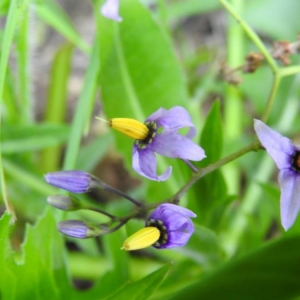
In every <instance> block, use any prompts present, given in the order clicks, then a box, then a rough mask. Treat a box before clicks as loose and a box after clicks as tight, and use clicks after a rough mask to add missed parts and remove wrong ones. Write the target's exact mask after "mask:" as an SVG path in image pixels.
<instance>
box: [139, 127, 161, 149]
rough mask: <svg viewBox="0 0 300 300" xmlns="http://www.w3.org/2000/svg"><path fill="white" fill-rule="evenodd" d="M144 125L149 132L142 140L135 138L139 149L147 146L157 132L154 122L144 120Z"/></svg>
mask: <svg viewBox="0 0 300 300" xmlns="http://www.w3.org/2000/svg"><path fill="white" fill-rule="evenodd" d="M145 125H146V126H147V127H148V129H149V133H148V135H147V136H146V138H144V139H143V140H136V141H135V143H136V144H137V146H138V147H139V148H140V149H144V148H146V147H147V145H148V144H151V142H152V140H153V138H154V137H155V135H156V132H157V126H156V123H155V122H145Z"/></svg>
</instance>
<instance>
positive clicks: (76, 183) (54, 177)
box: [44, 171, 98, 194]
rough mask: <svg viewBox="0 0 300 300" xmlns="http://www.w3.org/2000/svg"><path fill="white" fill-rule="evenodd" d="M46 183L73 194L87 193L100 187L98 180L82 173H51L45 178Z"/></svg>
mask: <svg viewBox="0 0 300 300" xmlns="http://www.w3.org/2000/svg"><path fill="white" fill-rule="evenodd" d="M44 177H45V180H46V182H48V183H49V184H51V185H53V186H56V187H58V188H61V189H63V190H66V191H69V192H72V193H77V194H80V193H85V192H88V191H90V190H91V189H93V188H96V187H97V186H98V182H97V180H96V178H95V177H94V176H92V175H90V174H89V173H86V172H82V171H60V172H51V173H48V174H46V175H45V176H44Z"/></svg>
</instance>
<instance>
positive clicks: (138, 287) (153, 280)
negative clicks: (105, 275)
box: [108, 265, 170, 300]
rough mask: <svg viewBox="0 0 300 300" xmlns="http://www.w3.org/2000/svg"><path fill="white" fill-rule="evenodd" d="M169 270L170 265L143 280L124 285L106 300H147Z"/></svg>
mask: <svg viewBox="0 0 300 300" xmlns="http://www.w3.org/2000/svg"><path fill="white" fill-rule="evenodd" d="M169 269H170V265H166V266H164V267H162V268H160V269H158V270H157V271H155V272H153V273H151V274H150V275H148V276H146V277H144V278H143V279H141V280H139V281H137V282H133V283H130V284H128V285H126V286H125V287H124V288H122V289H121V290H119V291H118V292H117V293H116V294H114V295H112V296H111V297H110V298H108V300H122V299H126V298H127V297H130V299H132V300H139V299H143V300H144V299H145V300H146V299H148V298H149V297H150V296H151V295H152V294H153V293H154V292H155V290H156V288H157V287H158V286H159V285H160V283H161V282H162V281H163V279H164V277H165V276H166V274H167V272H168V271H169Z"/></svg>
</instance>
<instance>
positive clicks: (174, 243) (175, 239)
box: [166, 231, 193, 248]
mask: <svg viewBox="0 0 300 300" xmlns="http://www.w3.org/2000/svg"><path fill="white" fill-rule="evenodd" d="M192 233H193V232H189V233H186V232H179V231H174V232H170V233H169V239H168V244H167V245H168V247H166V248H175V247H181V246H184V245H186V243H187V242H188V240H189V239H190V237H191V235H192Z"/></svg>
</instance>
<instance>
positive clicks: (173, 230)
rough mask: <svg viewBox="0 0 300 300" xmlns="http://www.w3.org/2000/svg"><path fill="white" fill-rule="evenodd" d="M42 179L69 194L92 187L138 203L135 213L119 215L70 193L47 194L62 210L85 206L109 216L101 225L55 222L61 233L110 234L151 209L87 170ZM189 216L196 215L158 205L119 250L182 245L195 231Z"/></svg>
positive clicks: (53, 203) (81, 235) (56, 174)
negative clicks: (139, 228) (94, 205)
mask: <svg viewBox="0 0 300 300" xmlns="http://www.w3.org/2000/svg"><path fill="white" fill-rule="evenodd" d="M45 180H46V181H47V182H48V183H49V184H51V185H53V186H56V187H58V188H61V189H64V190H66V191H68V192H72V193H86V192H90V191H92V190H94V189H102V190H106V191H110V192H113V193H115V194H117V195H119V196H122V197H123V198H125V199H127V200H129V201H131V202H132V203H133V204H135V206H137V209H136V211H135V213H131V214H130V215H129V216H125V217H123V218H120V217H116V216H114V215H112V214H110V213H108V212H106V211H103V210H101V209H98V208H94V207H90V206H88V205H87V204H86V203H84V202H82V201H81V200H79V199H78V198H76V197H74V196H73V195H68V196H66V195H55V196H50V197H48V199H47V201H48V203H49V204H50V205H52V206H54V207H55V208H58V209H61V210H64V211H75V210H80V209H88V210H92V211H96V212H98V213H101V214H104V215H106V216H107V217H109V218H110V221H109V222H107V223H101V224H98V223H92V222H85V221H81V220H67V221H62V222H60V223H58V226H57V228H58V230H59V231H60V232H61V233H63V234H65V235H68V236H71V237H74V238H80V239H85V238H91V237H96V236H100V235H103V234H108V233H111V232H113V231H115V230H117V229H119V228H120V227H121V226H123V225H124V224H126V222H127V221H129V220H130V219H131V218H133V217H135V216H137V215H138V214H140V213H141V212H143V211H147V210H148V209H149V208H151V207H150V206H149V207H147V206H146V205H144V204H142V203H140V202H138V201H137V200H135V199H133V198H132V197H131V196H129V195H127V194H125V193H123V192H121V191H119V190H116V189H115V188H113V187H111V186H109V185H107V184H106V183H104V182H102V181H100V180H99V179H98V178H97V177H95V176H94V175H91V174H89V173H86V172H82V171H61V172H53V173H48V174H47V175H45ZM192 217H196V215H195V214H194V213H193V212H192V211H190V210H188V209H186V208H183V207H180V206H178V205H175V204H171V203H164V204H160V205H158V206H157V207H156V209H155V210H154V211H153V212H152V213H151V214H150V215H149V217H148V218H147V220H146V223H145V228H143V229H141V230H139V231H138V232H136V233H135V234H133V235H132V236H130V237H129V238H127V239H126V240H125V242H124V244H123V247H122V248H121V249H124V250H126V251H131V250H138V249H142V248H145V247H149V246H153V247H155V248H157V249H164V248H174V247H181V246H184V245H185V244H186V243H187V242H188V240H189V238H190V237H191V235H192V233H193V231H194V225H193V223H192V221H191V219H190V218H192Z"/></svg>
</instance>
